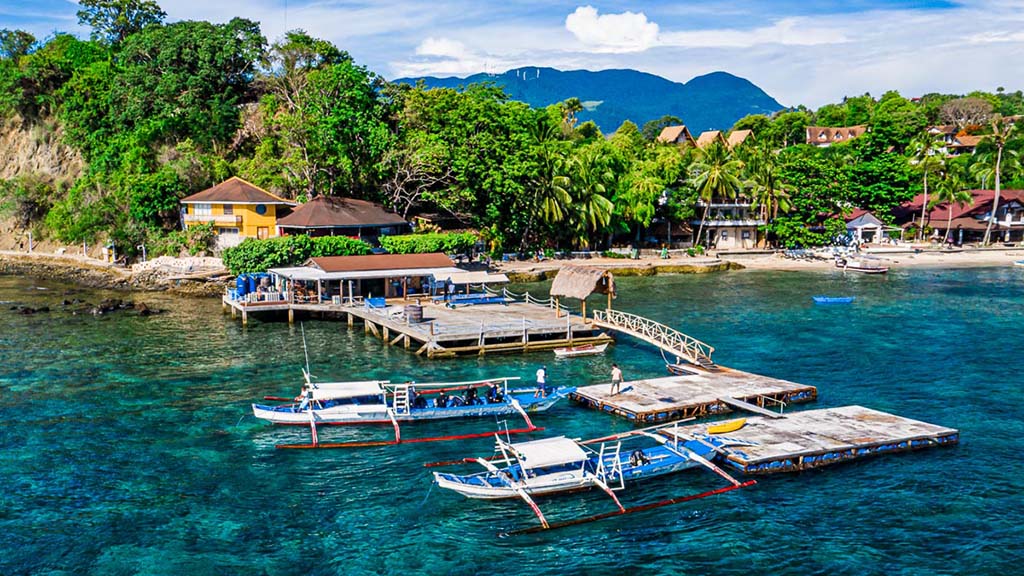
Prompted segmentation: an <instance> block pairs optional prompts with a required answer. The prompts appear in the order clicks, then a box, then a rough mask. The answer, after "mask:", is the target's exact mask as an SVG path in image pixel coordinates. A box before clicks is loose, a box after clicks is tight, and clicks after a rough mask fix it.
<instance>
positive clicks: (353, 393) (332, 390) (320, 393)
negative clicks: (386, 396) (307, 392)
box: [313, 380, 384, 400]
mask: <svg viewBox="0 0 1024 576" xmlns="http://www.w3.org/2000/svg"><path fill="white" fill-rule="evenodd" d="M381 384H382V383H381V382H380V381H377V380H366V381H362V382H314V383H313V399H314V400H335V399H338V398H356V397H359V396H376V395H379V394H382V393H383V390H384V389H383V387H382V386H381Z"/></svg>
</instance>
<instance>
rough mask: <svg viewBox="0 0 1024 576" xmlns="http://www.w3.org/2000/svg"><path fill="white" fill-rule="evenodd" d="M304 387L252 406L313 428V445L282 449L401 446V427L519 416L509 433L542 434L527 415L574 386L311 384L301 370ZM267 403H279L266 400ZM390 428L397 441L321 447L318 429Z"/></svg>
mask: <svg viewBox="0 0 1024 576" xmlns="http://www.w3.org/2000/svg"><path fill="white" fill-rule="evenodd" d="M303 373H304V375H305V378H306V384H305V385H304V386H303V388H302V392H301V394H300V395H299V396H298V397H297V398H296V399H295V401H293V402H290V403H287V404H280V405H267V404H253V405H252V411H253V415H255V416H256V417H257V418H260V419H262V420H267V421H269V422H272V423H274V424H292V425H304V426H310V428H311V429H312V433H313V443H312V444H311V445H307V444H297V445H281V446H279V448H316V447H319V448H329V447H357V446H376V445H384V444H398V443H400V442H402V440H401V432H400V430H399V423H404V422H416V421H427V420H442V419H450V418H481V417H491V416H494V417H497V416H512V415H519V416H522V417H523V418H524V420H525V421H526V424H527V428H525V429H516V430H510V431H509V432H510V433H521V432H532V431H535V430H540V428H537V427H536V426H534V425H533V422H532V421H531V420H530V417H529V415H528V413H529V412H543V411H545V410H547V409H549V408H551V407H552V406H554V405H555V403H556V402H558V401H559V400H560V399H562V398H565V397H566V396H568V395H569V394H570V393H571V392H572V391H573V390H575V388H573V387H558V388H553V389H551V391H550V393H548V394H547V395H545V396H538V395H537V389H536V388H529V389H513V388H510V387H509V382H512V381H516V380H519V378H517V377H505V378H496V379H489V380H474V381H468V382H444V383H431V384H422V383H414V382H411V381H410V382H405V383H403V384H392V383H391V382H389V381H386V380H369V381H358V382H313V381H312V379H311V378H310V376H309V373H308V372H306V371H303ZM268 399H278V400H280V399H281V398H277V397H268ZM370 424H392V425H393V426H394V429H395V440H394V441H386V442H349V443H345V444H320V443H319V440H318V438H317V433H316V427H317V426H320V425H370ZM492 433H493V432H486V433H482V434H471V435H461V436H459V437H438V438H437V439H422V438H420V439H411V440H408V439H407V440H406V442H414V441H418V442H424V441H441V440H443V439H450V440H454V439H461V438H470V437H484V436H490V435H491V434H492Z"/></svg>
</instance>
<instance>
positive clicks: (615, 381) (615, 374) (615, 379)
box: [612, 364, 622, 396]
mask: <svg viewBox="0 0 1024 576" xmlns="http://www.w3.org/2000/svg"><path fill="white" fill-rule="evenodd" d="M621 385H622V370H619V365H618V364H612V396H615V395H616V394H618V393H619V386H621Z"/></svg>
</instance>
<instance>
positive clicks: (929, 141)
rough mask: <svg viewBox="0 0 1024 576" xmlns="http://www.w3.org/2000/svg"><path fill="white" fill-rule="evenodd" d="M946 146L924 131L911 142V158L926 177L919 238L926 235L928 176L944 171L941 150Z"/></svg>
mask: <svg viewBox="0 0 1024 576" xmlns="http://www.w3.org/2000/svg"><path fill="white" fill-rule="evenodd" d="M944 146H945V143H944V142H943V141H942V140H939V139H938V138H936V137H935V135H933V134H929V133H928V132H924V133H922V134H921V135H920V136H918V137H917V138H915V139H913V140H912V141H911V142H910V151H911V159H912V161H913V162H914V163H915V164H916V165H917V168H918V170H920V171H921V175H922V177H923V179H924V199H923V200H921V225H920V226H918V227H917V238H918V239H919V240H920V239H923V237H924V219H925V218H926V217H927V214H928V200H929V198H928V176H929V175H930V174H937V173H939V172H941V171H942V168H943V166H944V165H945V159H944V157H943V156H942V155H940V154H939V150H941V149H942V148H943V147H944Z"/></svg>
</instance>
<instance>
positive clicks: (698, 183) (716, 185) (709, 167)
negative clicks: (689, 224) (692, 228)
mask: <svg viewBox="0 0 1024 576" xmlns="http://www.w3.org/2000/svg"><path fill="white" fill-rule="evenodd" d="M699 150H700V152H698V153H697V157H696V160H695V161H694V163H693V164H691V165H690V171H691V177H690V183H691V185H692V186H693V187H694V188H695V189H696V190H697V195H698V198H700V200H701V201H702V202H704V216H703V217H702V218H701V222H700V226H699V227H698V229H697V238H696V241H697V242H700V241H702V240H703V239H704V238H703V233H704V221H705V220H707V218H708V213H709V212H710V210H711V204H712V202H714V201H715V200H717V199H725V198H735V197H736V196H737V195H738V194H740V193H741V192H742V191H743V187H744V183H743V181H742V180H741V179H740V178H741V176H742V172H743V162H741V161H739V160H737V159H735V158H733V156H732V154H731V153H730V152H729V150H728V149H727V148H726V147H725V146H723V145H722V143H721V142H717V141H716V142H713V143H712V144H711V145H709V146H707V147H705V148H703V149H699Z"/></svg>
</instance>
